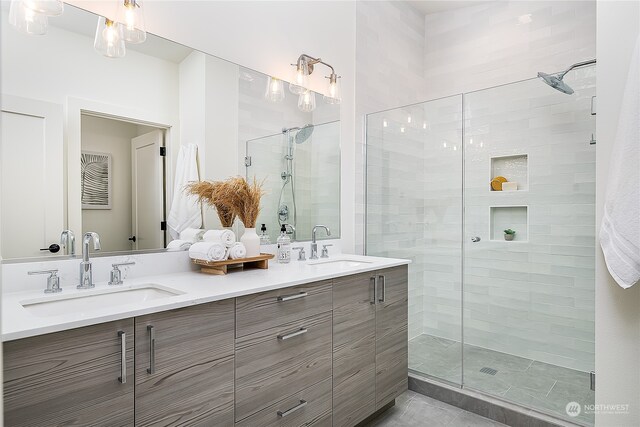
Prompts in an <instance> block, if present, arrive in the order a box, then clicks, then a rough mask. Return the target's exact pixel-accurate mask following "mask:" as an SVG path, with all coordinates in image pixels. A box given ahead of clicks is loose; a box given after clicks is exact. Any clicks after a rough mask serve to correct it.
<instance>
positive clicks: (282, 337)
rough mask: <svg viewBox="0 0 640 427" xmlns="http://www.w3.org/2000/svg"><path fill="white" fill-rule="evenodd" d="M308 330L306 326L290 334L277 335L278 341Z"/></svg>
mask: <svg viewBox="0 0 640 427" xmlns="http://www.w3.org/2000/svg"><path fill="white" fill-rule="evenodd" d="M308 331H309V330H308V329H307V328H300V329H298V330H297V331H295V332H291V333H290V334H284V335H278V339H279V340H280V341H284V340H288V339H289V338H293V337H297V336H298V335H302V334H306V333H307V332H308Z"/></svg>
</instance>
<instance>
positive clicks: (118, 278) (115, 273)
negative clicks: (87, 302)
mask: <svg viewBox="0 0 640 427" xmlns="http://www.w3.org/2000/svg"><path fill="white" fill-rule="evenodd" d="M123 265H135V262H133V261H129V262H118V263H115V264H111V267H113V270H111V274H110V275H109V285H110V286H114V285H122V283H123V281H122V271H120V267H121V266H123Z"/></svg>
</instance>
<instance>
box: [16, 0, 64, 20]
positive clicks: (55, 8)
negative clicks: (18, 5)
mask: <svg viewBox="0 0 640 427" xmlns="http://www.w3.org/2000/svg"><path fill="white" fill-rule="evenodd" d="M22 2H23V3H24V5H25V6H26V7H27V8H29V9H31V10H33V11H34V12H38V13H44V14H45V15H48V16H59V15H62V12H63V11H64V3H62V0H22Z"/></svg>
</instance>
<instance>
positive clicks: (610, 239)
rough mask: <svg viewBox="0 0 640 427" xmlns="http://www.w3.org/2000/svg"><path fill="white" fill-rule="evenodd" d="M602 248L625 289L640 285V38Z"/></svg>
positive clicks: (623, 110) (613, 163)
mask: <svg viewBox="0 0 640 427" xmlns="http://www.w3.org/2000/svg"><path fill="white" fill-rule="evenodd" d="M610 170H611V173H610V174H609V179H608V181H607V196H606V199H605V204H604V215H603V217H602V225H601V227H600V246H602V251H603V252H604V258H605V261H606V263H607V268H608V269H609V273H611V276H613V278H614V279H615V281H616V282H617V283H618V285H620V286H621V287H623V288H625V289H626V288H629V287H631V286H633V285H634V284H636V283H638V282H639V281H640V37H639V38H638V40H637V41H636V47H635V52H634V55H633V59H632V60H631V66H630V69H629V75H628V77H627V82H626V86H625V91H624V98H623V100H622V105H621V106H620V119H619V122H618V129H617V132H616V137H615V140H614V143H613V153H612V156H611V163H610Z"/></svg>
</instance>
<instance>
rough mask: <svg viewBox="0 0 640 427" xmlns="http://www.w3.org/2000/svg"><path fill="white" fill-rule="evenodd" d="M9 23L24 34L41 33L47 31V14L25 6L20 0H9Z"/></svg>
mask: <svg viewBox="0 0 640 427" xmlns="http://www.w3.org/2000/svg"><path fill="white" fill-rule="evenodd" d="M9 24H11V26H12V27H13V28H15V29H16V30H18V31H20V32H21V33H24V34H30V35H42V34H46V32H47V24H48V19H47V15H45V14H42V13H39V12H36V11H34V10H33V9H30V8H29V7H27V5H26V3H25V2H24V1H22V0H11V6H10V7H9Z"/></svg>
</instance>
